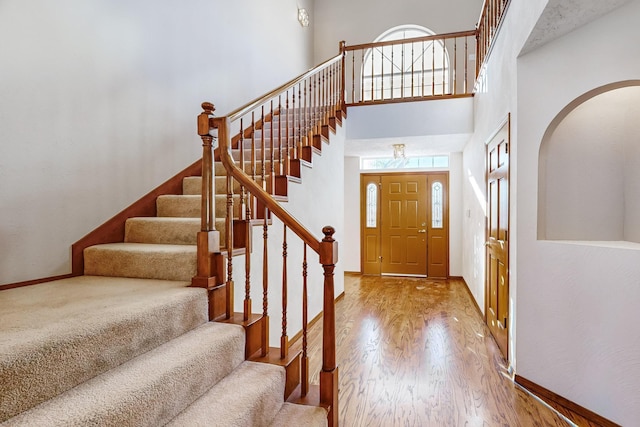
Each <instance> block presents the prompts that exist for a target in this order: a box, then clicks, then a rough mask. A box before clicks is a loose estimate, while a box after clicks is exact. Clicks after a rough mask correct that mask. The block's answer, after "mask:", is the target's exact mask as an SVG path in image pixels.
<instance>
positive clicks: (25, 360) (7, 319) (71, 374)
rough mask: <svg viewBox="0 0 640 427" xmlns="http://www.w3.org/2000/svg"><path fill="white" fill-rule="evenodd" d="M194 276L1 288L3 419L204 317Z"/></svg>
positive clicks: (0, 415)
mask: <svg viewBox="0 0 640 427" xmlns="http://www.w3.org/2000/svg"><path fill="white" fill-rule="evenodd" d="M188 284H189V283H188V282H175V281H167V280H143V279H125V278H109V277H91V276H80V277H74V278H70V279H65V280H58V281H54V282H49V283H43V284H40V285H34V286H28V287H22V288H16V289H10V290H5V291H2V292H0V384H2V387H1V388H2V399H0V422H1V421H2V420H5V419H7V418H9V417H11V416H13V415H16V414H17V413H19V412H21V411H24V410H26V409H28V408H30V407H32V406H34V405H37V404H39V403H41V402H43V401H45V400H47V399H49V398H51V397H53V396H56V395H58V394H60V393H62V392H64V391H66V390H68V389H70V388H72V387H75V386H76V385H78V384H80V383H82V382H83V381H86V380H88V379H90V378H92V377H93V376H95V375H98V374H100V373H103V372H105V371H107V370H109V369H111V368H113V367H115V366H118V365H120V364H122V363H124V362H126V361H127V360H129V359H130V358H132V357H136V356H138V355H140V354H142V353H144V352H147V351H149V350H151V349H153V348H155V347H157V346H159V345H161V344H162V343H164V342H166V341H168V340H171V339H174V338H176V337H178V336H180V335H181V334H183V333H185V332H187V331H190V330H192V329H194V328H196V327H198V326H199V325H202V324H203V323H204V322H206V321H207V319H208V304H207V297H206V291H205V290H203V289H198V288H188V287H187V286H188Z"/></svg>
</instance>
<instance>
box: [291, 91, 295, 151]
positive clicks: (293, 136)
mask: <svg viewBox="0 0 640 427" xmlns="http://www.w3.org/2000/svg"><path fill="white" fill-rule="evenodd" d="M291 92H292V104H291V109H292V110H293V111H292V112H293V117H292V121H293V123H292V124H291V131H292V135H291V138H292V139H291V156H292V158H294V159H295V158H296V88H295V86H294V87H293V88H291Z"/></svg>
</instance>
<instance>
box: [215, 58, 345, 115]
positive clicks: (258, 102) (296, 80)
mask: <svg viewBox="0 0 640 427" xmlns="http://www.w3.org/2000/svg"><path fill="white" fill-rule="evenodd" d="M341 60H342V53H340V54H339V55H337V56H335V57H333V58H331V59H328V60H326V61H325V62H323V63H322V64H320V65H318V66H316V67H313V68H312V69H310V70H309V71H307V72H306V73H304V74H301V75H300V76H298V77H296V78H294V79H292V80H290V81H288V82H287V83H284V84H283V85H281V86H279V87H277V88H276V89H274V90H272V91H271V92H268V93H265V94H264V95H262V96H260V97H258V98H256V99H254V100H253V101H251V102H249V103H248V104H246V105H244V106H242V107H240V108H238V109H236V110H233V111H232V112H230V113H229V114H227V117H229V120H230V122H234V121H236V119H238V118H240V117H242V116H244V115H245V114H248V113H250V112H251V111H253V110H255V109H256V108H258V107H260V106H261V105H263V104H264V103H265V102H266V101H267V100H269V99H272V98H275V97H277V96H278V95H279V94H281V93H283V92H285V91H286V90H287V89H290V88H292V87H294V86H295V85H296V84H298V83H300V82H301V81H303V80H305V79H307V78H308V77H310V76H312V75H314V74H315V73H317V72H318V71H319V70H322V69H323V68H326V67H327V66H329V65H331V64H333V63H335V62H338V61H341Z"/></svg>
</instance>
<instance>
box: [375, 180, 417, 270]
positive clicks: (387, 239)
mask: <svg viewBox="0 0 640 427" xmlns="http://www.w3.org/2000/svg"><path fill="white" fill-rule="evenodd" d="M381 182H382V191H381V193H382V194H381V211H382V221H381V231H380V235H381V250H380V252H381V255H382V260H381V272H382V273H383V274H412V275H423V276H424V275H426V274H427V263H426V260H427V244H426V239H425V237H424V236H423V235H422V234H420V233H418V230H419V226H420V224H422V223H426V221H427V212H426V203H427V201H426V199H427V198H426V194H427V178H426V176H424V175H383V176H382V177H381Z"/></svg>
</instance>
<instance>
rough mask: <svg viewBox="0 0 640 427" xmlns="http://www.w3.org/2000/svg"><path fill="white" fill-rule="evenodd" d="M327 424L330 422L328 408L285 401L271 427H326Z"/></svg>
mask: <svg viewBox="0 0 640 427" xmlns="http://www.w3.org/2000/svg"><path fill="white" fill-rule="evenodd" d="M327 425H329V422H328V420H327V410H326V409H324V408H322V407H319V406H303V405H294V404H292V403H286V402H285V403H284V404H283V405H282V407H281V408H280V411H279V412H278V413H277V414H276V417H275V419H274V420H273V421H272V422H271V425H270V427H292V426H296V427H324V426H327Z"/></svg>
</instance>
